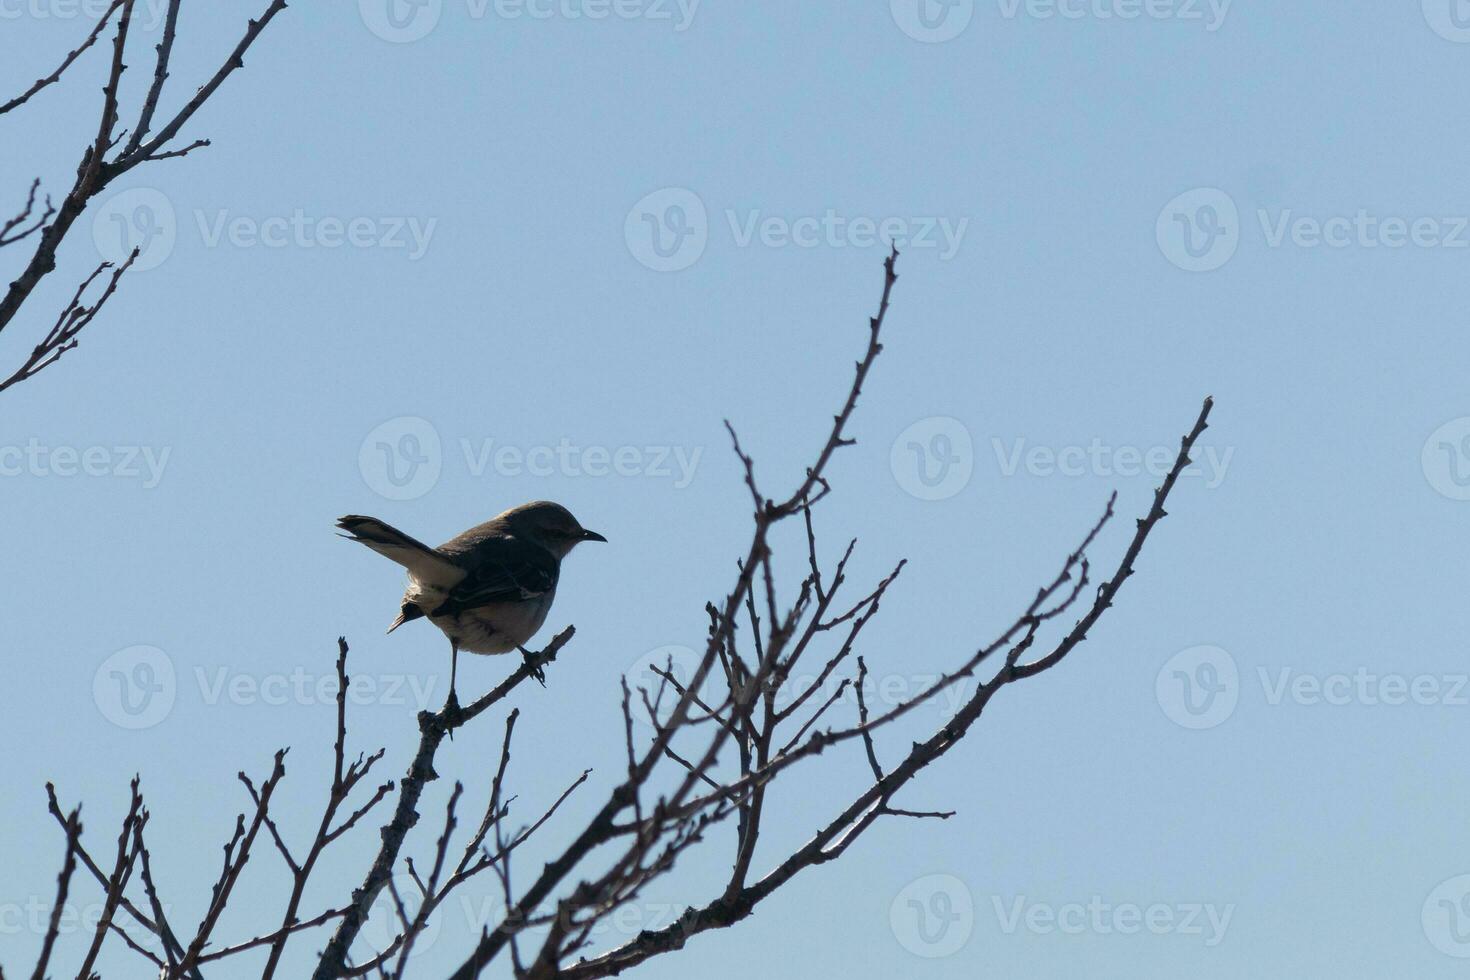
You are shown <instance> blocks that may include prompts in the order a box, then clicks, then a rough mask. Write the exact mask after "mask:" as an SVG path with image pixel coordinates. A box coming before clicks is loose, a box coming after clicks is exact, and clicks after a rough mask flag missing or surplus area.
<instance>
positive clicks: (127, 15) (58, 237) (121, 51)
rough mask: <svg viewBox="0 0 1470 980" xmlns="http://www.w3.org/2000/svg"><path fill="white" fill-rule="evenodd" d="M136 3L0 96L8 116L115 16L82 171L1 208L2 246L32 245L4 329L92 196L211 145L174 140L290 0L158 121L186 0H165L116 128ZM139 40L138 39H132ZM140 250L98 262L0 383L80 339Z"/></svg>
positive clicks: (118, 6) (2, 386) (28, 372)
mask: <svg viewBox="0 0 1470 980" xmlns="http://www.w3.org/2000/svg"><path fill="white" fill-rule="evenodd" d="M136 3H137V0H111V3H110V4H109V5H108V6H107V8H106V9H105V10H104V11H103V13H102V15H101V17H100V18H99V19H98V21H97V24H96V25H95V26H94V27H93V28H92V31H91V33H89V34H88V35H87V36H86V38H85V39H83V41H82V43H81V44H80V45H78V46H77V47H76V48H75V49H73V50H72V51H70V52H68V53H67V54H66V56H65V57H64V58H62V60H61V63H60V64H59V65H58V66H57V68H56V70H55V71H53V72H51V74H49V75H45V76H43V77H41V78H38V79H36V81H35V82H34V83H32V84H31V86H30V87H29V88H27V89H26V90H25V91H24V92H22V93H21V94H20V95H18V96H16V97H15V98H13V99H11V100H9V101H8V102H4V103H0V116H3V115H5V114H6V113H8V112H11V111H13V110H16V109H19V108H21V107H22V106H25V105H27V104H28V103H29V102H30V101H31V100H32V99H33V98H34V97H36V96H38V95H40V94H41V93H42V92H43V91H44V90H45V89H47V88H49V87H50V86H52V85H55V84H57V83H58V82H60V81H61V78H62V75H63V74H65V73H66V71H67V70H68V69H69V68H71V67H72V65H73V64H75V63H76V61H77V60H78V59H79V58H80V57H81V56H82V54H83V53H84V52H86V51H87V49H88V48H90V47H92V46H93V45H94V44H96V43H97V40H98V39H99V38H100V37H101V36H102V35H103V34H104V33H105V32H106V30H107V26H108V24H110V23H112V22H113V20H114V19H116V26H115V27H114V29H113V38H112V51H111V55H110V57H109V60H108V65H109V67H108V71H107V76H106V82H105V84H104V85H103V88H102V107H101V113H100V118H99V120H98V122H97V125H96V130H95V132H93V133H92V134H91V135H89V137H88V140H87V143H86V145H85V147H84V149H83V150H82V154H81V159H80V161H79V162H78V163H77V172H76V178H75V180H74V181H73V182H72V185H71V187H70V189H69V190H67V192H66V194H65V195H63V196H62V198H61V203H60V204H53V203H52V199H51V197H50V195H45V196H44V197H42V196H41V180H40V178H36V179H35V180H33V181H32V182H31V185H30V189H29V190H28V191H27V192H26V196H25V203H24V204H23V205H21V206H20V207H19V209H18V210H16V211H15V212H14V213H13V215H12V216H11V217H8V218H3V217H0V248H4V247H7V246H16V245H20V244H21V243H28V244H29V245H30V246H31V247H32V249H33V250H32V252H31V256H30V258H29V259H28V260H27V261H26V263H25V265H24V267H23V268H22V270H21V272H20V275H19V276H18V277H17V278H16V279H15V280H13V281H12V282H11V283H10V286H9V288H7V289H6V291H5V293H4V295H3V296H0V333H3V332H4V331H5V330H6V328H8V327H9V326H10V325H11V322H12V321H14V320H15V319H16V316H17V315H18V314H19V313H20V310H21V307H22V306H23V305H24V304H25V302H26V300H28V299H30V297H31V294H32V293H33V292H34V291H35V289H36V287H37V286H38V285H40V283H41V280H42V279H44V278H45V277H46V276H47V275H49V274H50V273H51V272H53V271H55V269H56V260H57V250H58V249H59V248H60V246H61V243H62V241H63V240H64V239H65V238H66V235H67V232H69V231H70V230H71V229H72V226H73V225H74V224H75V223H76V220H77V218H79V217H80V216H81V215H82V212H83V211H84V210H85V209H86V207H87V205H88V203H89V202H90V201H91V200H92V199H93V198H95V197H96V196H97V195H99V194H101V193H102V192H103V191H104V190H106V189H107V187H108V186H109V185H110V184H111V183H112V182H113V181H115V180H116V179H117V178H119V177H121V176H122V175H123V174H125V173H127V172H129V171H130V170H132V169H133V168H134V167H136V166H138V165H139V164H142V163H149V162H152V161H157V160H169V159H173V158H175V157H182V156H184V155H185V154H188V153H191V152H192V151H194V150H197V149H200V148H201V147H206V146H209V140H207V139H196V140H194V141H193V142H191V143H187V144H184V145H179V144H178V143H177V142H176V141H177V139H178V136H179V134H180V132H181V131H182V130H183V128H184V126H185V124H187V123H188V122H189V120H190V119H191V118H193V116H194V114H195V113H196V112H198V111H199V109H200V107H202V106H203V105H204V103H205V102H207V101H208V100H209V98H210V96H212V95H213V94H214V93H215V92H216V91H218V89H219V87H220V86H221V85H222V84H224V81H225V79H226V78H228V77H229V76H230V74H231V73H232V72H234V71H235V70H236V69H238V68H241V67H244V64H245V60H244V59H245V52H246V51H248V50H249V49H250V46H251V45H252V44H254V43H255V40H256V38H258V37H259V36H260V33H261V31H263V30H265V27H266V25H267V24H269V23H270V22H271V20H272V19H273V18H274V17H275V16H276V14H278V13H280V12H281V11H282V10H284V9H285V8H286V0H270V4H269V6H267V7H266V9H265V11H264V13H262V14H261V15H260V16H259V17H258V18H256V19H254V20H251V21H250V22H249V23H248V25H247V26H246V29H245V35H244V37H242V38H241V39H240V41H239V43H238V44H236V45H235V48H234V50H232V51H231V52H230V53H229V54H228V55H227V56H226V57H225V59H224V63H223V64H221V65H220V67H219V69H218V70H217V71H215V73H214V74H213V75H212V76H210V77H209V78H208V79H206V80H205V81H204V83H203V84H202V85H200V86H199V88H198V90H197V91H195V93H194V95H193V96H192V97H191V98H189V99H188V100H187V101H186V102H184V103H183V105H182V106H180V107H179V109H178V110H177V111H176V112H174V114H173V115H172V116H171V117H166V118H167V121H166V122H164V123H162V125H159V126H158V127H157V129H155V128H154V126H155V119H154V117H155V115H156V113H157V112H158V107H159V103H160V101H161V100H162V98H163V94H164V83H165V82H167V81H168V78H169V62H170V59H171V58H172V56H173V50H174V42H175V38H176V37H177V33H178V24H179V8H180V7H181V6H182V5H183V0H168V8H167V11H166V13H165V16H164V21H163V36H162V38H161V39H160V40H159V42H158V44H157V45H156V46H155V49H154V57H153V78H152V81H151V82H150V83H149V85H148V90H147V94H146V95H145V96H144V98H143V101H142V104H141V106H139V108H138V113H137V116H136V118H135V121H134V122H133V124H132V127H131V129H127V128H124V129H122V130H119V129H118V126H119V125H120V124H121V121H122V119H123V116H124V110H123V106H122V105H121V98H120V95H119V89H120V86H121V84H122V77H123V72H125V71H126V70H127V68H128V65H127V58H128V54H129V50H130V49H129V47H128V44H129V40H130V37H129V31H130V29H131V28H132V26H133V8H134V6H135V5H136ZM136 46H137V45H136V44H134V48H136ZM38 198H40V199H39V200H38ZM137 257H138V250H137V249H136V248H135V249H133V251H132V254H130V255H129V256H128V258H127V259H125V260H124V261H123V262H122V263H121V264H120V265H117V266H116V267H114V264H113V263H111V262H103V263H102V264H101V265H99V266H97V268H96V270H95V271H93V272H92V274H91V275H90V276H87V277H86V279H84V280H83V282H82V284H81V285H80V286H79V287H77V290H76V293H75V295H74V296H73V297H72V299H71V301H70V302H69V303H67V304H66V306H65V307H63V309H62V311H61V313H60V315H59V316H57V318H56V320H55V322H54V323H53V324H52V326H51V328H50V329H49V330H48V331H47V332H46V333H45V335H44V336H42V338H41V342H40V343H38V344H36V345H35V347H33V348H32V350H31V353H30V355H29V356H28V357H27V358H26V359H25V360H24V361H23V362H22V363H21V365H20V366H19V367H17V368H16V369H15V370H14V371H13V372H12V373H10V374H9V375H8V376H4V377H3V379H0V391H4V390H6V389H7V388H10V387H12V386H14V385H17V384H19V383H20V382H22V381H25V380H27V379H28V378H31V377H34V376H35V375H36V374H37V373H38V372H40V371H42V370H44V369H45V368H47V367H50V366H51V365H52V364H55V363H56V361H57V360H59V359H60V358H61V356H62V355H63V354H65V353H66V352H67V351H69V350H71V349H72V348H74V347H76V346H77V343H78V341H77V336H78V334H80V333H81V332H82V329H83V328H84V327H86V326H87V324H89V323H91V322H92V320H93V318H94V317H96V315H97V313H98V311H99V310H101V308H102V305H103V304H104V303H106V302H107V300H108V299H109V298H110V297H111V296H112V294H113V292H114V291H116V289H117V284H118V280H119V279H120V278H121V277H122V275H123V273H124V272H126V271H127V270H128V267H129V266H131V265H132V264H133V261H134V260H135V259H136V258H137ZM99 280H100V281H101V282H102V285H101V287H100V289H99V290H98V292H97V293H96V295H95V297H94V298H91V299H88V298H87V297H88V294H89V290H90V289H91V287H92V285H93V283H95V282H97V281H99ZM0 374H3V372H0Z"/></svg>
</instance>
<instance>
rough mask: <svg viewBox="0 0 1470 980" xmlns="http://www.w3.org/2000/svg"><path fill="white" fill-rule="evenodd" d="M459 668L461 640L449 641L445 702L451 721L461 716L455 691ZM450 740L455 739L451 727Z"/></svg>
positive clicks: (447, 715)
mask: <svg viewBox="0 0 1470 980" xmlns="http://www.w3.org/2000/svg"><path fill="white" fill-rule="evenodd" d="M458 670H459V641H458V640H453V639H451V640H450V641H449V699H448V700H447V701H445V702H444V714H445V716H446V717H447V718H448V719H449V721H450V722H451V723H453V722H455V721H457V720H458V718H459V695H458V694H456V693H455V692H454V676H455V674H456V673H457V672H458ZM449 740H450V741H451V742H452V741H454V729H453V728H451V729H449Z"/></svg>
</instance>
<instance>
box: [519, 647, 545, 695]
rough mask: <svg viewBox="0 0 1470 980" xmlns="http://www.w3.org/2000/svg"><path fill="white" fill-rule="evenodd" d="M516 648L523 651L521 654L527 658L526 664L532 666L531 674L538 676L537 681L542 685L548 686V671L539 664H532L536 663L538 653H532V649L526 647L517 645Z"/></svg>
mask: <svg viewBox="0 0 1470 980" xmlns="http://www.w3.org/2000/svg"><path fill="white" fill-rule="evenodd" d="M516 649H517V650H519V651H521V656H522V657H525V658H526V666H527V667H531V676H532V677H534V678H536V680H537V682H538V683H539V684H540V685H541V686H542V687H545V686H546V671H544V670H542V669H541V668H540V667H539V666H537V667H532V666H531V665H532V664H534V663H535V662H536V655H535V654H534V653H532V652H531V651H530V650H527V649H526V648H525V647H516Z"/></svg>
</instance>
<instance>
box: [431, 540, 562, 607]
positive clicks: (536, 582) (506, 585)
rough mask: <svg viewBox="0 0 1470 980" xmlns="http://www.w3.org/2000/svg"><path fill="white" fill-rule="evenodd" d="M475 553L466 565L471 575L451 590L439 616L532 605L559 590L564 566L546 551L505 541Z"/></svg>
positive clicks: (494, 543) (516, 542)
mask: <svg viewBox="0 0 1470 980" xmlns="http://www.w3.org/2000/svg"><path fill="white" fill-rule="evenodd" d="M475 551H476V552H477V553H476V554H475V555H473V557H470V558H468V560H467V561H466V562H465V563H466V564H467V565H468V566H469V567H470V569H471V571H470V573H469V575H467V576H466V577H465V579H464V581H463V582H460V583H459V584H458V585H456V586H455V587H454V588H453V589H451V590H450V591H449V596H448V598H446V599H445V601H444V603H443V604H442V605H440V606H439V608H437V609H435V610H434V613H435V614H436V615H446V614H450V613H455V612H461V611H463V610H466V609H477V608H479V607H481V606H488V605H491V604H493V603H497V602H529V601H532V600H534V599H539V598H540V597H542V596H544V595H546V594H547V593H549V592H551V591H552V590H553V589H555V588H556V580H557V575H558V574H559V572H560V566H561V563H560V562H558V561H557V560H556V556H555V555H553V554H552V553H551V552H549V551H547V550H546V549H544V548H538V547H535V546H532V545H529V544H526V543H525V542H522V541H518V540H516V539H514V538H502V539H499V540H494V541H485V542H482V543H481V545H480V546H479V547H478V548H476V549H475Z"/></svg>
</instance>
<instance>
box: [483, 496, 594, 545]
mask: <svg viewBox="0 0 1470 980" xmlns="http://www.w3.org/2000/svg"><path fill="white" fill-rule="evenodd" d="M500 519H501V520H503V521H504V522H505V524H506V526H507V527H508V528H509V529H510V531H511V533H513V534H515V535H517V536H518V537H522V538H526V539H527V540H530V541H534V542H536V543H537V544H539V545H541V546H542V547H544V548H545V549H546V550H547V551H550V552H552V553H553V554H555V555H556V556H557V557H558V558H562V557H564V556H565V555H566V553H567V552H569V551H571V550H572V549H573V548H575V547H576V546H577V545H579V544H581V543H582V542H583V541H606V540H607V538H604V537H603V536H602V535H600V534H598V533H597V532H596V531H589V530H587V529H586V528H585V527H583V526H582V525H581V523H580V522H579V521H578V520H577V519H576V518H575V517H573V516H572V512H571V511H569V510H567V509H566V508H565V507H563V506H562V505H561V504H557V503H552V502H551V501H550V500H533V501H531V502H530V503H529V504H521V505H520V506H519V507H513V508H511V509H510V510H508V511H506V512H505V513H504V514H501V515H500Z"/></svg>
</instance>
